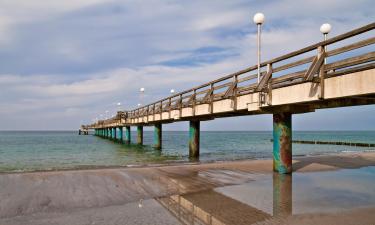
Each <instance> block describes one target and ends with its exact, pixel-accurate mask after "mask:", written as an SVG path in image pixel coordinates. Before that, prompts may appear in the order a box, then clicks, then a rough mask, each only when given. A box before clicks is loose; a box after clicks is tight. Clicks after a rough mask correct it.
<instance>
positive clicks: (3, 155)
mask: <svg viewBox="0 0 375 225" xmlns="http://www.w3.org/2000/svg"><path fill="white" fill-rule="evenodd" d="M135 135H136V134H135V132H133V133H132V141H133V142H134V140H136V137H135ZM271 138H272V132H256V131H246V132H209V131H207V132H201V155H200V160H201V161H219V160H237V159H249V158H271V157H272V143H271V142H270V139H271ZM293 139H295V140H322V141H349V142H365V143H375V131H340V132H338V131H332V132H329V131H324V132H321V131H319V132H298V131H297V132H294V133H293ZM152 143H153V132H152V131H145V132H144V146H137V145H135V144H132V145H125V144H118V143H114V142H112V141H109V140H106V139H102V138H99V137H95V136H92V135H87V136H85V135H82V136H79V135H77V132H73V131H43V132H41V131H32V132H24V131H22V132H21V131H1V132H0V171H1V172H4V171H33V170H49V169H68V168H69V169H70V168H82V167H95V166H125V165H135V164H150V163H168V162H187V161H189V159H188V157H187V156H188V133H187V132H183V131H177V132H176V131H164V132H163V150H162V151H161V152H160V151H157V150H154V149H153V148H152V147H151V145H152ZM343 151H375V148H362V147H350V146H335V145H306V144H293V154H294V155H313V154H327V153H328V154H329V153H337V152H343Z"/></svg>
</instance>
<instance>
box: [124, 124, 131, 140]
mask: <svg viewBox="0 0 375 225" xmlns="http://www.w3.org/2000/svg"><path fill="white" fill-rule="evenodd" d="M130 135H131V133H130V126H126V127H125V143H126V144H130V142H131V136H130Z"/></svg>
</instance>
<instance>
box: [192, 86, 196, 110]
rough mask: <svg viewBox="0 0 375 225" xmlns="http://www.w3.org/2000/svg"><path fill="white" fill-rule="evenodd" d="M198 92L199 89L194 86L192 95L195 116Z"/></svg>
mask: <svg viewBox="0 0 375 225" xmlns="http://www.w3.org/2000/svg"><path fill="white" fill-rule="evenodd" d="M196 93H197V90H196V89H195V88H194V89H193V96H192V111H193V116H195V105H196V96H195V95H196Z"/></svg>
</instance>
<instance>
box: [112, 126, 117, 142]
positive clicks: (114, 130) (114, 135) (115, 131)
mask: <svg viewBox="0 0 375 225" xmlns="http://www.w3.org/2000/svg"><path fill="white" fill-rule="evenodd" d="M112 131H113V140H115V141H116V140H117V127H114V128H112Z"/></svg>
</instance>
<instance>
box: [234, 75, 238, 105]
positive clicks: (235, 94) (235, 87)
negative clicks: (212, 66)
mask: <svg viewBox="0 0 375 225" xmlns="http://www.w3.org/2000/svg"><path fill="white" fill-rule="evenodd" d="M233 83H234V88H233V110H234V111H236V110H237V85H238V75H237V74H236V75H234V76H233Z"/></svg>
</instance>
